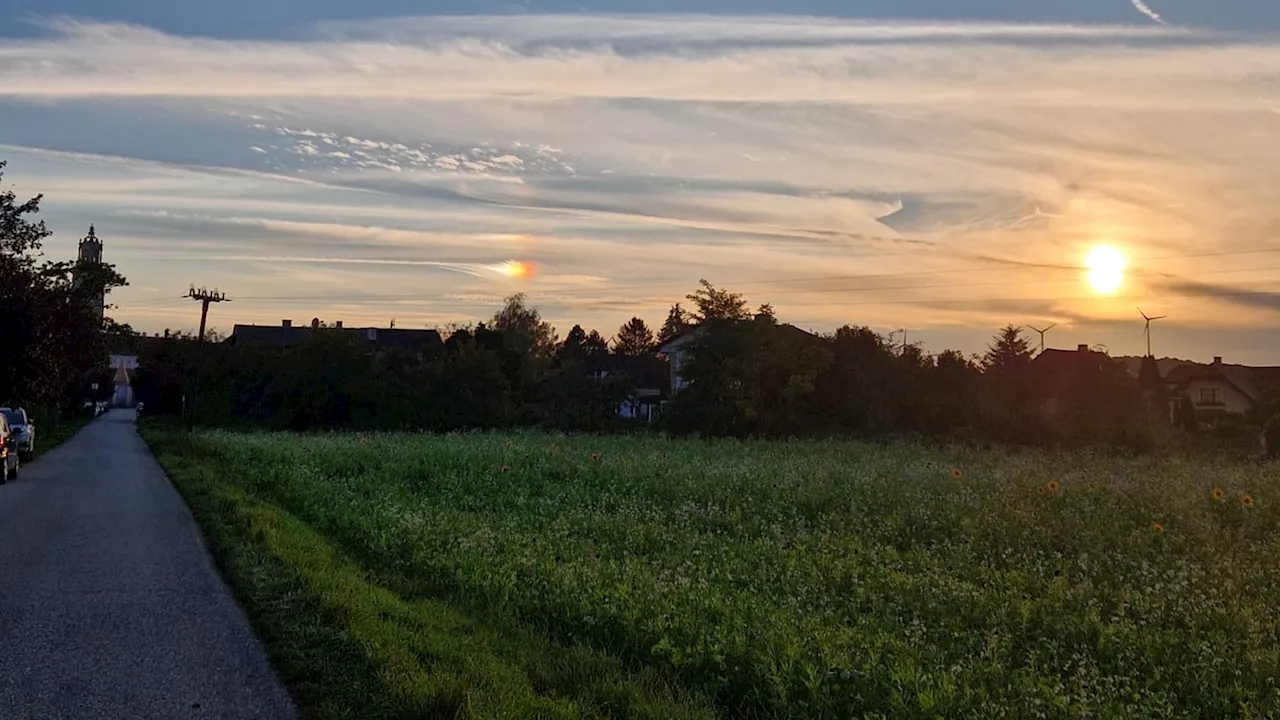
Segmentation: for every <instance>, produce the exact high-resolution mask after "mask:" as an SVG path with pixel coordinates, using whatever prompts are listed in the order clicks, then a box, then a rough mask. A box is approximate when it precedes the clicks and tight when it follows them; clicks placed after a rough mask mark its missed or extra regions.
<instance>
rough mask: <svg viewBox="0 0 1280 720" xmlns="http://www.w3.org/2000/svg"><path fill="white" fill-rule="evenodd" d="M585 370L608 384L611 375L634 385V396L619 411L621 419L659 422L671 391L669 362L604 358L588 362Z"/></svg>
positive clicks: (644, 357) (649, 357) (651, 357)
mask: <svg viewBox="0 0 1280 720" xmlns="http://www.w3.org/2000/svg"><path fill="white" fill-rule="evenodd" d="M584 369H585V371H586V372H587V374H588V375H589V376H590V377H592V378H594V379H596V380H604V379H605V378H607V377H609V376H611V375H625V376H626V377H627V379H628V380H629V381H630V384H631V388H632V390H631V396H630V397H628V398H627V399H625V400H623V401H622V404H621V405H620V406H619V407H618V417H619V418H623V419H626V420H641V421H643V422H646V423H651V422H654V421H655V420H657V419H658V415H659V413H660V412H661V408H662V401H663V399H664V398H666V397H667V395H668V393H669V392H670V388H671V385H670V380H671V375H670V372H669V371H668V369H667V362H665V361H664V360H663V359H662V358H660V357H658V356H655V355H642V356H639V357H622V356H618V355H601V356H598V357H593V358H590V359H588V360H587V362H586V367H585V368H584Z"/></svg>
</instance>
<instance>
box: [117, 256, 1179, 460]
mask: <svg viewBox="0 0 1280 720" xmlns="http://www.w3.org/2000/svg"><path fill="white" fill-rule="evenodd" d="M686 302H687V303H688V309H686V307H685V306H684V305H682V304H676V305H675V306H673V307H672V308H671V311H670V313H669V314H668V317H667V319H666V321H665V322H664V324H663V326H662V328H661V329H660V331H659V332H658V333H657V334H655V333H653V332H652V331H651V330H650V329H649V327H648V326H647V324H646V323H645V322H644V321H643V320H642V319H640V318H633V319H632V320H631V321H629V322H628V323H626V324H625V325H624V326H623V327H622V328H620V329H619V330H618V332H617V333H616V334H615V335H614V337H613V338H612V341H610V340H607V339H606V338H605V337H604V336H602V335H601V334H600V333H598V332H596V331H594V330H592V331H587V330H584V329H583V328H582V327H580V326H574V327H573V328H572V329H571V330H570V331H569V332H568V334H567V335H566V336H565V337H564V338H563V339H560V338H558V337H557V334H556V332H555V330H554V328H552V327H551V326H550V325H549V324H548V323H547V322H545V321H544V320H543V319H542V318H541V316H540V315H539V313H538V311H537V310H536V309H535V308H532V307H530V306H529V305H528V304H527V303H526V301H525V298H524V297H523V296H521V295H516V296H513V297H511V298H509V299H508V300H507V302H506V304H505V306H504V307H503V308H502V309H501V310H500V311H499V312H497V313H496V314H495V315H494V317H493V318H492V319H491V320H490V321H489V322H487V323H481V324H478V325H476V326H474V327H462V328H457V329H455V330H454V331H453V332H452V333H451V334H450V335H449V336H448V338H447V340H446V341H445V342H444V345H443V347H439V348H436V349H434V350H431V351H426V352H423V353H420V354H410V353H406V352H403V351H400V350H389V351H377V352H373V351H371V350H370V346H369V343H368V342H367V341H366V340H365V339H364V338H363V336H361V335H360V334H358V333H357V332H356V331H354V330H347V331H343V330H336V329H332V328H327V329H323V330H321V331H317V332H314V333H313V335H312V337H311V339H310V340H309V341H307V342H305V343H304V344H302V345H299V346H297V347H293V348H287V349H263V348H252V347H237V346H232V345H227V344H213V343H206V344H205V345H204V347H203V353H204V356H203V360H202V365H201V368H202V370H201V373H200V380H199V395H200V402H199V405H198V416H199V417H198V420H199V421H200V422H202V423H217V424H223V423H250V424H264V425H268V426H272V427H280V428H292V429H311V428H332V427H348V428H380V429H423V430H454V429H466V428H489V427H508V426H541V427H554V428H562V429H568V430H585V431H607V430H614V429H619V428H623V427H627V423H624V422H621V421H620V420H619V419H618V409H619V406H620V405H621V404H622V403H623V402H624V401H625V400H627V399H628V398H631V397H633V395H634V392H635V390H636V388H638V387H651V386H654V385H657V384H659V383H657V382H655V381H656V380H665V379H666V377H667V373H668V368H667V366H666V363H665V362H664V361H662V360H660V359H659V358H658V357H657V355H656V354H655V353H656V350H657V348H658V347H659V345H660V343H662V342H665V341H671V340H673V339H680V341H681V342H683V343H684V345H683V364H682V365H681V367H680V368H679V371H680V373H679V374H680V376H681V378H682V379H683V382H684V386H683V387H682V388H680V389H679V391H678V392H672V393H670V394H669V402H668V403H667V404H666V405H665V407H664V409H663V411H662V416H661V421H660V423H659V424H658V427H660V428H662V429H664V430H666V431H669V432H672V433H676V434H690V435H701V436H734V437H803V436H845V437H848V436H855V437H895V436H926V437H929V436H932V437H949V438H964V439H970V440H991V441H1000V442H1011V443H1029V444H1055V445H1084V444H1113V445H1125V446H1130V447H1142V446H1148V445H1150V444H1151V443H1152V441H1153V433H1154V432H1156V430H1157V429H1158V428H1160V427H1161V426H1162V425H1164V426H1167V425H1168V416H1169V412H1168V409H1167V408H1168V405H1167V398H1165V397H1164V396H1163V395H1159V394H1158V393H1157V392H1155V390H1158V389H1159V388H1162V387H1163V385H1162V384H1158V385H1159V387H1156V385H1157V384H1152V385H1151V388H1152V389H1151V391H1147V390H1144V388H1143V384H1142V383H1140V382H1139V381H1138V380H1135V379H1133V378H1132V377H1130V376H1129V374H1128V372H1127V371H1126V370H1125V368H1124V367H1123V366H1122V365H1121V363H1120V362H1118V361H1115V360H1113V359H1111V358H1109V357H1107V355H1106V354H1105V353H1101V352H1094V351H1090V352H1081V353H1074V352H1073V353H1065V354H1063V353H1059V354H1058V355H1057V356H1056V360H1057V362H1056V363H1050V362H1048V360H1049V359H1050V358H1047V357H1046V358H1041V359H1039V360H1037V359H1036V358H1035V356H1034V353H1033V352H1032V350H1031V348H1030V346H1029V344H1028V342H1027V341H1026V339H1025V338H1024V337H1023V336H1022V335H1021V333H1020V331H1019V330H1018V329H1017V328H1015V327H1007V328H1004V329H1003V330H1002V331H1001V332H1000V333H999V334H998V335H996V337H995V338H994V339H993V341H992V343H991V345H990V347H989V348H988V351H987V352H986V353H985V354H984V355H983V356H981V357H966V356H965V355H963V354H962V353H959V352H957V351H954V350H947V351H943V352H940V353H937V354H932V353H928V352H926V351H924V350H923V349H921V348H920V347H919V346H918V345H911V344H908V345H904V346H895V345H893V344H892V343H891V342H890V341H889V339H888V338H886V337H884V336H882V335H879V334H877V333H876V332H874V331H872V330H871V329H869V328H867V327H857V326H845V327H842V328H840V329H839V330H836V331H835V332H834V333H831V334H829V335H823V336H819V335H814V334H810V333H808V332H805V331H802V330H800V329H798V328H796V327H794V326H791V325H788V324H785V323H782V322H779V320H778V318H777V317H776V315H775V313H774V311H773V309H772V308H771V307H770V306H768V305H763V306H760V307H759V308H757V309H755V310H754V311H753V310H751V309H749V308H748V306H747V304H746V302H745V301H744V300H743V298H742V296H741V295H739V294H736V293H732V292H729V291H728V290H724V289H721V288H717V287H715V286H713V285H711V284H710V283H708V282H706V281H703V282H702V284H701V285H700V287H699V289H698V290H697V291H696V292H694V293H693V294H691V295H689V296H687V298H686ZM199 352H200V345H199V344H197V343H195V342H193V341H189V340H171V341H169V342H167V343H162V344H161V345H160V346H158V347H157V348H156V349H155V350H153V351H151V352H150V353H149V354H147V355H144V357H143V358H142V365H141V369H140V371H139V373H138V376H137V379H136V382H135V389H136V390H137V393H138V396H139V399H141V400H143V401H144V402H145V403H146V404H147V405H148V406H149V407H150V408H153V410H154V411H158V412H165V413H180V412H182V411H183V410H184V407H183V398H184V397H185V396H188V395H189V393H190V392H191V390H192V387H191V382H192V379H193V371H194V368H195V366H196V362H197V358H198V356H199ZM1157 379H1158V373H1157Z"/></svg>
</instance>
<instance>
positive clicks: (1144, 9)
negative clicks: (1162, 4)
mask: <svg viewBox="0 0 1280 720" xmlns="http://www.w3.org/2000/svg"><path fill="white" fill-rule="evenodd" d="M1129 2H1131V3H1133V7H1134V8H1136V9H1137V11H1138V12H1140V13H1142V14H1143V15H1146V16H1147V17H1149V18H1151V19H1152V20H1155V21H1156V22H1158V23H1160V24H1161V25H1164V24H1165V22H1164V18H1162V17H1160V13H1158V12H1156V11H1155V10H1152V9H1151V6H1150V5H1148V4H1146V3H1145V2H1143V0H1129Z"/></svg>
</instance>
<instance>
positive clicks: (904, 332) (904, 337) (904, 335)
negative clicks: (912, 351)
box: [901, 328, 907, 355]
mask: <svg viewBox="0 0 1280 720" xmlns="http://www.w3.org/2000/svg"><path fill="white" fill-rule="evenodd" d="M901 354H902V355H906V354H907V329H906V328H902V352H901Z"/></svg>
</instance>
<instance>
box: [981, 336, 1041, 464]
mask: <svg viewBox="0 0 1280 720" xmlns="http://www.w3.org/2000/svg"><path fill="white" fill-rule="evenodd" d="M982 369H983V378H982V386H983V392H982V393H981V394H980V407H979V416H980V418H981V420H982V423H983V425H984V427H985V429H986V430H987V432H988V433H990V434H991V435H993V436H995V437H996V438H997V439H1001V440H1012V441H1020V442H1026V441H1031V440H1034V439H1035V438H1036V436H1037V433H1038V431H1039V428H1040V424H1041V423H1040V420H1041V418H1040V414H1039V413H1038V410H1039V407H1040V405H1039V400H1040V398H1039V394H1038V393H1036V392H1034V391H1035V390H1036V388H1035V382H1034V378H1033V377H1032V365H1031V346H1030V343H1028V342H1027V340H1026V338H1024V337H1022V330H1021V329H1020V328H1018V327H1016V326H1013V325H1006V326H1005V327H1003V328H1001V330H1000V332H999V333H997V334H996V336H995V338H994V340H993V341H992V343H991V345H989V346H988V347H987V352H986V354H985V355H983V357H982Z"/></svg>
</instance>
